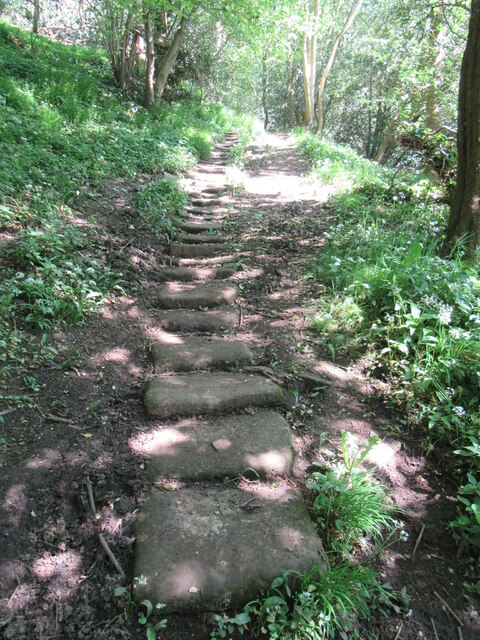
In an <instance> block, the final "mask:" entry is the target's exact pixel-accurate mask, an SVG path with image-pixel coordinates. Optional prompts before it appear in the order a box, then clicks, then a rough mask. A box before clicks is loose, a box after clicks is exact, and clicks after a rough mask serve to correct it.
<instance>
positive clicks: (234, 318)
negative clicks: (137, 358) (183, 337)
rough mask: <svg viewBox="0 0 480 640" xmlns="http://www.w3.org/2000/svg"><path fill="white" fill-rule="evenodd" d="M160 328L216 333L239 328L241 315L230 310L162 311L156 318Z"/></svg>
mask: <svg viewBox="0 0 480 640" xmlns="http://www.w3.org/2000/svg"><path fill="white" fill-rule="evenodd" d="M156 318H157V320H158V322H159V324H160V326H162V327H163V328H164V329H166V330H167V331H182V332H186V333H215V332H218V331H224V330H225V329H232V328H236V327H238V324H239V322H240V313H239V312H238V311H237V310H236V309H235V310H230V309H215V310H213V311H186V310H182V313H178V311H160V312H159V313H158V315H157V316H156Z"/></svg>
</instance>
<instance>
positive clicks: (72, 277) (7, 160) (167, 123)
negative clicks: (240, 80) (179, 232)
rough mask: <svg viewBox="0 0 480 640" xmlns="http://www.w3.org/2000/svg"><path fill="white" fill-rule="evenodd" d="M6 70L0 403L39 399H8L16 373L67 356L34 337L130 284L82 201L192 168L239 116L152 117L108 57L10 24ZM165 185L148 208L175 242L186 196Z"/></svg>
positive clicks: (0, 53)
mask: <svg viewBox="0 0 480 640" xmlns="http://www.w3.org/2000/svg"><path fill="white" fill-rule="evenodd" d="M0 62H1V66H2V74H1V75H0V233H6V234H7V235H8V236H9V238H11V239H9V240H8V244H7V249H6V250H5V249H4V247H3V245H2V251H3V252H4V253H6V256H5V258H3V256H2V264H1V267H2V269H1V274H0V365H1V366H0V383H1V384H0V397H1V399H2V401H5V402H9V403H13V404H17V403H19V402H22V398H23V399H24V400H25V399H26V400H27V401H28V402H30V401H31V399H32V398H33V397H34V393H35V391H34V389H32V386H31V385H26V388H25V391H24V392H23V393H22V394H18V395H15V396H13V395H8V396H7V395H6V391H5V388H4V384H3V383H4V381H5V380H6V379H7V377H9V376H12V375H13V374H14V373H15V374H17V375H19V376H20V379H22V376H23V374H24V372H25V367H26V366H27V362H30V363H33V364H40V363H48V364H50V365H52V364H53V361H54V357H55V354H54V350H52V348H51V347H49V345H48V339H47V340H45V341H44V340H43V337H41V336H40V337H35V336H33V335H29V333H28V332H27V330H29V329H31V328H32V327H33V328H34V329H51V328H52V327H54V326H55V325H57V324H58V323H59V322H65V323H73V322H79V321H82V320H84V319H85V318H86V317H87V316H88V314H89V313H91V312H93V311H94V310H95V309H96V308H97V307H98V305H99V304H101V303H102V301H103V300H104V299H105V297H107V296H108V295H109V294H110V293H111V292H112V290H113V288H114V287H115V286H116V283H117V282H118V281H119V276H116V275H115V274H113V273H111V272H110V270H109V269H108V268H107V266H106V265H105V264H104V263H103V257H102V255H101V247H100V243H99V242H97V241H96V237H95V226H94V221H91V222H90V223H89V224H85V222H84V221H77V219H76V217H78V216H77V214H75V213H74V212H73V208H72V207H73V205H76V206H77V207H78V208H80V207H79V206H78V205H79V203H80V202H81V198H82V197H83V196H84V194H85V195H86V194H87V193H89V195H90V196H92V193H91V191H94V190H95V187H96V186H97V185H100V184H101V183H102V181H103V180H105V179H108V178H119V177H120V178H132V177H134V176H137V175H139V174H146V173H150V174H153V173H159V172H171V173H178V172H180V171H182V170H184V169H185V168H186V167H188V166H191V165H192V164H193V163H194V162H195V161H196V160H197V158H198V157H200V156H202V157H203V156H207V155H208V153H209V151H210V148H211V146H212V145H213V144H214V142H215V140H216V138H217V137H218V136H219V135H220V134H221V133H222V131H225V130H229V129H234V128H235V123H236V116H235V114H233V113H232V112H229V111H227V110H225V109H224V108H223V107H221V106H219V105H199V104H196V103H177V104H174V105H172V106H170V105H166V104H165V105H161V106H159V107H157V108H155V109H153V110H152V111H147V110H145V109H143V108H142V107H141V106H139V105H138V104H136V103H135V102H133V101H131V100H128V99H127V98H126V97H125V96H124V95H123V94H121V93H120V92H119V91H118V89H117V88H116V87H115V86H114V85H113V81H112V79H111V76H110V69H109V67H108V63H107V59H106V57H105V55H104V53H103V52H101V51H98V50H97V49H93V48H89V47H76V46H66V45H62V44H60V43H58V42H54V41H50V40H48V39H46V38H43V37H41V36H38V37H36V38H34V39H32V38H31V34H30V33H25V32H22V31H21V30H19V29H15V28H13V27H10V26H8V25H7V24H5V23H3V22H0ZM240 125H241V127H243V126H244V123H243V120H241V121H240ZM162 184H163V186H158V187H155V186H152V188H151V189H146V190H145V191H143V192H141V194H139V208H140V210H141V214H142V215H143V216H145V218H146V219H148V220H149V221H151V222H152V224H154V226H155V228H156V229H157V230H158V232H160V233H163V232H164V233H167V234H170V236H171V235H173V233H174V225H173V223H170V220H171V219H173V214H176V213H178V212H181V211H182V209H183V205H184V204H185V199H184V196H183V195H182V194H181V193H180V192H179V191H178V189H176V187H175V185H174V183H173V182H171V181H164V182H159V185H162ZM90 185H92V186H93V188H90V189H89V186H90ZM26 354H28V356H27V355H26Z"/></svg>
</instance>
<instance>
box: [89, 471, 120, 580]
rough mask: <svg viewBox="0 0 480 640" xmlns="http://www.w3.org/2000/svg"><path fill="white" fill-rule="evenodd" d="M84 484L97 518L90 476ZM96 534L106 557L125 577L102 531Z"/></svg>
mask: <svg viewBox="0 0 480 640" xmlns="http://www.w3.org/2000/svg"><path fill="white" fill-rule="evenodd" d="M85 484H86V485H87V494H88V501H89V503H90V509H91V510H92V513H93V516H94V517H95V518H97V507H96V506H95V498H94V497H93V486H92V482H91V480H90V478H89V477H88V476H87V477H86V479H85ZM97 536H98V541H99V542H100V546H101V547H102V549H103V550H104V551H105V553H106V554H107V556H108V558H109V559H110V562H111V563H112V564H113V566H114V567H115V569H116V570H117V571H118V573H119V574H120V575H121V577H122V578H123V579H125V577H126V576H125V571H124V570H123V569H122V567H121V566H120V563H119V562H118V560H117V559H116V557H115V556H114V554H113V551H112V550H111V549H110V547H109V546H108V543H107V541H106V540H105V538H104V537H103V533H97Z"/></svg>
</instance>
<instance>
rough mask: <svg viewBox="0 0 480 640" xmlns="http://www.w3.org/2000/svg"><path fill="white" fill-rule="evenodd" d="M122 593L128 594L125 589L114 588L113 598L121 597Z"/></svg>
mask: <svg viewBox="0 0 480 640" xmlns="http://www.w3.org/2000/svg"><path fill="white" fill-rule="evenodd" d="M124 593H128V591H127V589H126V588H125V587H115V589H114V590H113V595H114V596H123V594H124Z"/></svg>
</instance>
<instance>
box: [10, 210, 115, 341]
mask: <svg viewBox="0 0 480 640" xmlns="http://www.w3.org/2000/svg"><path fill="white" fill-rule="evenodd" d="M87 247H88V242H87V238H86V237H85V236H84V235H82V234H81V233H80V231H78V230H77V229H76V228H75V227H74V226H73V225H71V224H68V223H67V222H66V221H64V220H62V219H61V218H57V219H54V220H52V221H51V222H46V223H45V224H44V225H42V227H41V228H40V229H35V228H32V227H26V228H25V230H24V231H23V232H22V233H21V234H20V236H19V237H18V240H17V242H16V243H15V244H14V246H13V248H12V249H10V250H9V251H8V253H9V254H10V256H11V258H12V259H13V262H14V271H15V272H14V273H13V272H12V270H11V269H10V270H7V272H6V273H5V274H4V280H3V281H0V308H4V310H5V313H6V314H8V316H9V317H10V318H14V317H16V316H17V315H20V317H23V318H24V320H25V321H26V322H27V323H31V324H33V325H34V326H36V327H39V328H40V329H45V328H47V327H51V326H52V325H53V324H54V323H55V322H58V321H65V322H70V323H72V322H78V321H80V320H82V319H83V318H84V317H85V316H86V315H87V314H88V313H89V312H90V311H92V310H93V309H95V307H97V306H98V305H99V304H101V303H102V302H103V300H104V297H105V295H107V293H108V292H109V290H110V288H111V283H112V274H111V272H110V271H109V269H108V268H107V267H106V266H105V265H102V264H100V263H99V262H98V261H97V260H95V259H94V258H92V257H91V256H89V255H88V253H86V252H85V253H84V251H85V250H86V249H87Z"/></svg>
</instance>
